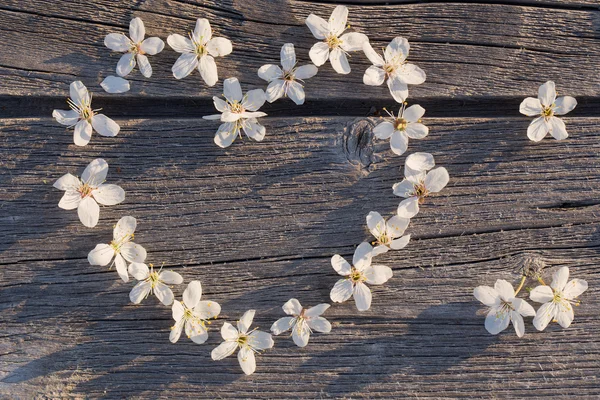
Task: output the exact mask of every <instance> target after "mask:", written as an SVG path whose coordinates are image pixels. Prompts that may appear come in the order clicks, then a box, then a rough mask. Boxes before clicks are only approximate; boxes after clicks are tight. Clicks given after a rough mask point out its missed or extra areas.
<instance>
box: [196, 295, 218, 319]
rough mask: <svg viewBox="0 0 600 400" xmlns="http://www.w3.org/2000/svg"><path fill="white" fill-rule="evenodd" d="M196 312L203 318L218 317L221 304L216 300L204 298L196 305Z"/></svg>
mask: <svg viewBox="0 0 600 400" xmlns="http://www.w3.org/2000/svg"><path fill="white" fill-rule="evenodd" d="M194 312H196V313H197V314H198V315H199V316H200V318H202V319H210V318H216V317H218V316H219V314H220V313H221V305H220V304H219V303H217V302H216V301H208V300H202V301H200V302H198V305H197V306H196V307H194Z"/></svg>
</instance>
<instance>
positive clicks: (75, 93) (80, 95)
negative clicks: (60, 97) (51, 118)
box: [69, 81, 90, 105]
mask: <svg viewBox="0 0 600 400" xmlns="http://www.w3.org/2000/svg"><path fill="white" fill-rule="evenodd" d="M69 95H70V97H71V100H73V102H74V103H75V104H77V105H81V104H88V105H89V104H90V94H89V92H88V90H87V88H86V87H85V85H84V84H83V83H82V82H81V81H75V82H71V84H70V85H69Z"/></svg>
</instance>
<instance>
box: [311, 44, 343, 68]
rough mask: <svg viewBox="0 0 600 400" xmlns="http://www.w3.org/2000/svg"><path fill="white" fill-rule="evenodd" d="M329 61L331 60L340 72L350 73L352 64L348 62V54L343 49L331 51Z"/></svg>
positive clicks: (332, 64)
mask: <svg viewBox="0 0 600 400" xmlns="http://www.w3.org/2000/svg"><path fill="white" fill-rule="evenodd" d="M329 62H331V66H332V67H333V69H334V70H335V72H337V73H338V74H349V73H350V64H348V59H347V58H346V54H345V53H344V52H343V51H342V50H341V49H339V48H336V49H333V50H332V51H331V54H330V55H329ZM315 64H316V63H315Z"/></svg>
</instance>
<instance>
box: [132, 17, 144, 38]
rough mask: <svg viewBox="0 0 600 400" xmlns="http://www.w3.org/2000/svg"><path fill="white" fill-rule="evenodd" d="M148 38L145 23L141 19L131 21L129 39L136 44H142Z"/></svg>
mask: <svg viewBox="0 0 600 400" xmlns="http://www.w3.org/2000/svg"><path fill="white" fill-rule="evenodd" d="M144 36H146V28H145V27H144V22H142V20H141V19H140V18H139V17H136V18H134V19H132V20H131V22H130V23H129V37H130V38H131V40H132V41H133V42H134V43H140V42H141V41H142V40H144Z"/></svg>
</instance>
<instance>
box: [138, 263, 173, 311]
mask: <svg viewBox="0 0 600 400" xmlns="http://www.w3.org/2000/svg"><path fill="white" fill-rule="evenodd" d="M129 274H130V275H131V276H133V277H134V278H135V279H137V280H138V281H140V282H138V283H137V284H136V285H135V286H134V287H133V289H131V292H129V300H131V302H132V303H134V304H139V303H141V302H142V300H144V299H145V298H146V297H148V295H149V294H151V293H154V295H155V296H156V297H157V298H158V300H160V302H161V303H163V304H164V305H165V306H170V305H171V303H173V298H174V297H173V291H172V290H171V288H170V287H168V286H167V285H179V284H180V283H182V282H183V277H182V276H181V275H179V274H178V273H177V272H173V271H163V270H162V268H161V269H160V270H159V271H158V272H156V271H154V266H153V265H152V264H150V268H148V266H147V265H146V264H143V263H137V262H134V263H131V264H129Z"/></svg>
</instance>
